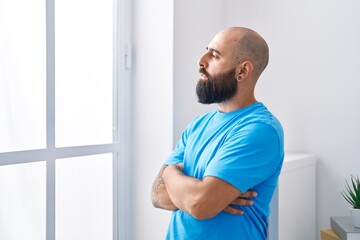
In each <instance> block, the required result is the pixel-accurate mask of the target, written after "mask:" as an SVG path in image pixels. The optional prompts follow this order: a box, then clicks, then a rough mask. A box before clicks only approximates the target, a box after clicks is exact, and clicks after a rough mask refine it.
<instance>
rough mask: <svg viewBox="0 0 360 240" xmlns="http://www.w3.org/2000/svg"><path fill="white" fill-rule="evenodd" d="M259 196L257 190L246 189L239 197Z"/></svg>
mask: <svg viewBox="0 0 360 240" xmlns="http://www.w3.org/2000/svg"><path fill="white" fill-rule="evenodd" d="M256 196H257V192H255V191H246V192H244V193H242V194H240V196H239V197H242V198H245V197H256Z"/></svg>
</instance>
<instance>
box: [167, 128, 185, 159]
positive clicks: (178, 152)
mask: <svg viewBox="0 0 360 240" xmlns="http://www.w3.org/2000/svg"><path fill="white" fill-rule="evenodd" d="M187 136H188V133H187V130H185V131H184V132H183V133H182V135H181V139H180V140H179V142H178V143H177V144H176V146H175V149H174V151H173V152H172V153H171V154H170V156H169V157H168V158H167V159H166V161H165V163H164V164H166V165H171V164H178V163H181V162H183V161H184V152H185V147H186V142H187Z"/></svg>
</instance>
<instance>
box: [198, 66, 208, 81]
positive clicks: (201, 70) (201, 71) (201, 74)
mask: <svg viewBox="0 0 360 240" xmlns="http://www.w3.org/2000/svg"><path fill="white" fill-rule="evenodd" d="M199 73H200V78H201V79H202V80H207V79H209V77H208V74H207V72H206V71H205V70H204V69H202V68H200V69H199Z"/></svg>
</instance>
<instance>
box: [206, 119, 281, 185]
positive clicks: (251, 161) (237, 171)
mask: <svg viewBox="0 0 360 240" xmlns="http://www.w3.org/2000/svg"><path fill="white" fill-rule="evenodd" d="M281 151H282V150H281V146H280V139H279V136H278V134H277V132H276V130H275V129H274V128H273V127H272V126H271V125H268V124H266V123H251V124H248V125H246V126H243V127H242V128H241V129H234V130H233V131H231V133H230V134H229V135H228V137H227V139H226V140H225V142H224V144H223V145H222V146H221V147H220V148H219V149H218V151H217V153H216V155H215V156H214V158H213V159H212V160H211V161H210V163H209V165H208V166H207V168H206V170H205V174H204V176H213V177H217V178H220V179H222V180H224V181H226V182H228V183H230V184H232V185H233V186H235V187H236V188H237V189H239V190H240V191H241V192H246V191H247V190H248V189H250V188H252V187H254V186H256V185H257V184H259V183H261V182H263V181H264V180H266V179H267V178H269V177H270V176H272V175H274V174H276V171H277V170H278V169H279V164H281V163H282V160H283V154H282V152H281Z"/></svg>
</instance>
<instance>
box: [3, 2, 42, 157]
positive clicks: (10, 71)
mask: <svg viewBox="0 0 360 240" xmlns="http://www.w3.org/2000/svg"><path fill="white" fill-rule="evenodd" d="M19 6H21V7H19ZM29 9H30V10H31V11H29ZM45 21H46V18H45V4H44V1H40V0H35V1H28V0H1V1H0V53H1V54H0V152H10V151H19V150H28V149H40V148H44V147H45V145H46V134H45V130H46V94H45V91H46V53H45V51H46V29H45V28H46V24H45Z"/></svg>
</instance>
